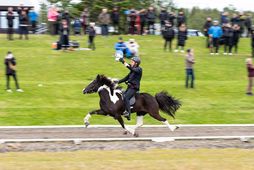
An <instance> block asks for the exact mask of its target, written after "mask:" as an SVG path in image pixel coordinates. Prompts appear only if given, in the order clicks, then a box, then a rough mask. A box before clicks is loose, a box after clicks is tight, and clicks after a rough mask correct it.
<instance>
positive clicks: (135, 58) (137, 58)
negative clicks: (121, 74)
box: [131, 57, 141, 66]
mask: <svg viewBox="0 0 254 170" xmlns="http://www.w3.org/2000/svg"><path fill="white" fill-rule="evenodd" d="M131 60H132V61H134V62H135V63H136V64H137V66H139V65H140V63H141V60H140V58H139V57H133V58H131Z"/></svg>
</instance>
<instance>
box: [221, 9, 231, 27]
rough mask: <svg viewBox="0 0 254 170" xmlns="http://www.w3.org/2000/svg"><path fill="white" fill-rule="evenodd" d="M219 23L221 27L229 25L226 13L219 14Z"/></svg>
mask: <svg viewBox="0 0 254 170" xmlns="http://www.w3.org/2000/svg"><path fill="white" fill-rule="evenodd" d="M220 22H221V25H222V26H223V25H224V24H227V23H229V18H228V12H223V13H222V14H221V20H220Z"/></svg>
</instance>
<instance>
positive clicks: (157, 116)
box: [149, 112, 178, 132]
mask: <svg viewBox="0 0 254 170" xmlns="http://www.w3.org/2000/svg"><path fill="white" fill-rule="evenodd" d="M149 114H150V116H152V117H153V118H155V119H156V120H159V121H161V122H162V123H163V124H164V125H166V126H167V127H168V128H169V129H170V130H171V131H172V132H173V131H174V130H176V129H177V128H178V127H177V126H175V125H170V124H169V123H168V121H167V119H165V118H163V117H161V115H160V114H159V113H158V112H154V113H149Z"/></svg>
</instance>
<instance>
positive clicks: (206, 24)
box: [203, 17, 213, 48]
mask: <svg viewBox="0 0 254 170" xmlns="http://www.w3.org/2000/svg"><path fill="white" fill-rule="evenodd" d="M212 25H213V24H212V18H211V17H207V18H206V22H205V24H204V27H203V28H204V33H205V36H206V47H207V48H209V47H210V44H209V43H210V41H209V35H208V30H209V28H210V27H211V26H212Z"/></svg>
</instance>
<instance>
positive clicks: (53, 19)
mask: <svg viewBox="0 0 254 170" xmlns="http://www.w3.org/2000/svg"><path fill="white" fill-rule="evenodd" d="M58 15H59V13H58V12H57V8H56V7H51V8H49V10H48V24H49V31H50V34H51V35H56V34H57V29H56V27H57V17H58Z"/></svg>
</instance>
